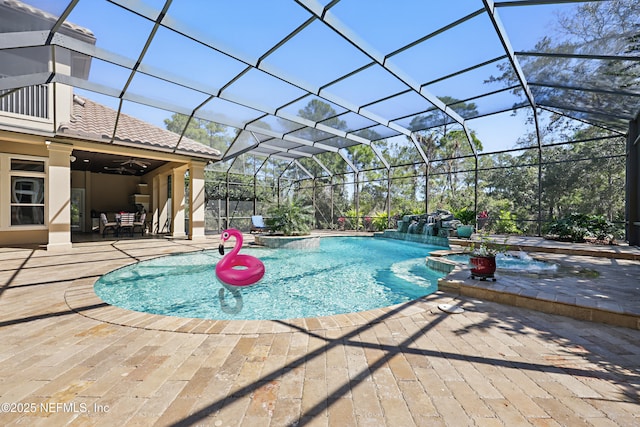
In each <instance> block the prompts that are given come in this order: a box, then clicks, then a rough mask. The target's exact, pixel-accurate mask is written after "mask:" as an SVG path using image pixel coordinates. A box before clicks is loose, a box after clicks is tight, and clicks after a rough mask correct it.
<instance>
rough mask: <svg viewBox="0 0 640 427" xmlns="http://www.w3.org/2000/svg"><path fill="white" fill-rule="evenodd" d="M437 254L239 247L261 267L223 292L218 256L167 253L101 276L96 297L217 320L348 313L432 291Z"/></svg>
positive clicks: (330, 242) (335, 243) (352, 240)
mask: <svg viewBox="0 0 640 427" xmlns="http://www.w3.org/2000/svg"><path fill="white" fill-rule="evenodd" d="M437 249H442V248H439V247H435V246H428V245H423V244H418V243H412V242H403V241H396V240H391V239H380V238H371V237H326V238H322V239H321V243H320V248H319V249H305V250H292V249H266V248H254V247H251V248H243V249H242V253H246V254H250V255H254V256H257V257H259V258H260V259H261V260H262V261H263V262H264V264H265V267H266V273H265V276H264V278H263V279H262V280H261V281H260V282H258V283H257V284H255V285H253V286H248V287H242V288H234V289H227V288H225V287H223V286H222V285H221V283H220V282H219V281H218V280H217V278H216V275H215V264H216V263H217V262H218V261H219V260H220V259H221V258H222V257H221V256H220V255H219V254H218V252H217V251H213V250H206V251H201V252H196V253H189V254H180V255H169V256H164V257H160V258H155V259H152V260H149V261H143V262H139V263H137V264H133V265H130V266H127V267H123V268H120V269H118V270H115V271H113V272H111V273H108V274H106V275H104V276H103V277H101V278H100V279H99V280H98V281H97V282H96V283H95V285H94V290H95V293H96V294H97V295H98V296H99V297H100V298H101V299H102V300H103V301H105V302H107V303H109V304H111V305H115V306H118V307H122V308H126V309H130V310H134V311H141V312H146V313H153V314H163V315H169V316H178V317H193V318H202V319H216V320H233V319H237V320H239V319H243V320H260V319H271V320H276V319H291V318H301V317H318V316H328V315H334V314H341V313H353V312H358V311H365V310H371V309H374V308H381V307H387V306H390V305H394V304H399V303H402V302H406V301H410V300H413V299H416V298H419V297H421V296H424V295H428V294H431V293H433V292H435V291H436V290H437V280H438V278H440V277H442V276H443V273H440V272H436V271H433V270H431V269H429V268H427V267H426V264H425V257H426V256H427V255H429V252H431V251H433V250H437Z"/></svg>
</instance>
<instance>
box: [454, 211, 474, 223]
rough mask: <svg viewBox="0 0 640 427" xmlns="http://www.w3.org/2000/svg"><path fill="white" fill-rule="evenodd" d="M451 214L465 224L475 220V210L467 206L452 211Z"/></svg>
mask: <svg viewBox="0 0 640 427" xmlns="http://www.w3.org/2000/svg"><path fill="white" fill-rule="evenodd" d="M453 216H454V218H455V219H457V220H459V221H460V222H461V223H463V224H465V225H473V224H474V223H475V222H476V212H475V211H473V210H471V209H469V208H462V209H460V210H457V211H454V212H453Z"/></svg>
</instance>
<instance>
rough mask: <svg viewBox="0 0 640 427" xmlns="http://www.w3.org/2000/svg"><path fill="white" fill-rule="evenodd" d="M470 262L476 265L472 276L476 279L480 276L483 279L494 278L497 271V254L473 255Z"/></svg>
mask: <svg viewBox="0 0 640 427" xmlns="http://www.w3.org/2000/svg"><path fill="white" fill-rule="evenodd" d="M469 262H470V263H471V264H472V265H473V266H474V267H473V268H472V269H471V278H472V279H475V278H476V277H480V278H481V279H488V278H490V279H493V280H494V281H495V280H496V279H495V277H494V273H495V272H496V257H495V256H472V257H471V258H470V259H469Z"/></svg>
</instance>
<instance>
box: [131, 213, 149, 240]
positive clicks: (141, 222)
mask: <svg viewBox="0 0 640 427" xmlns="http://www.w3.org/2000/svg"><path fill="white" fill-rule="evenodd" d="M146 219H147V213H146V212H142V213H141V214H140V218H138V220H137V221H133V230H132V231H131V234H133V233H135V231H136V228H139V229H140V235H141V236H143V235H144V232H145V231H146V230H147V224H146V222H145V220H146Z"/></svg>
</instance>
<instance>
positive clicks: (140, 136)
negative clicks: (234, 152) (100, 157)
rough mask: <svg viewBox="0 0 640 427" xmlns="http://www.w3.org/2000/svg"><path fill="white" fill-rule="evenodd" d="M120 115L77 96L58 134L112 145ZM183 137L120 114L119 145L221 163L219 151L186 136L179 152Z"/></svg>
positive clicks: (117, 139)
mask: <svg viewBox="0 0 640 427" xmlns="http://www.w3.org/2000/svg"><path fill="white" fill-rule="evenodd" d="M116 117H118V116H117V112H116V111H115V110H113V109H111V108H109V107H106V106H104V105H102V104H98V103H97V102H94V101H91V100H90V99H86V98H80V97H79V96H77V95H74V96H73V111H72V113H71V119H70V121H69V122H66V123H62V124H61V125H60V127H59V128H58V133H59V134H61V135H64V136H74V137H80V138H87V139H91V140H92V141H96V140H98V141H102V142H104V143H107V144H110V143H111V142H112V136H113V129H114V126H115V123H116ZM179 139H180V135H178V134H176V133H173V132H171V131H168V130H166V129H161V128H159V127H156V126H154V125H151V124H149V123H146V122H144V121H142V120H139V119H136V118H135V117H131V116H129V115H127V114H123V113H120V116H119V118H118V127H117V131H116V135H115V138H113V141H114V142H115V143H118V142H120V143H124V144H126V145H133V146H138V145H139V146H140V148H145V149H148V150H154V151H162V152H167V151H171V152H174V149H175V153H178V154H186V155H189V156H192V157H200V158H206V159H210V160H218V159H220V157H221V154H220V152H219V151H218V150H216V149H215V148H212V147H209V146H207V145H204V144H202V143H200V142H197V141H194V140H192V139H189V138H186V137H183V138H182V140H180V144H179V145H178V147H177V149H176V144H177V143H178V140H179Z"/></svg>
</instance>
